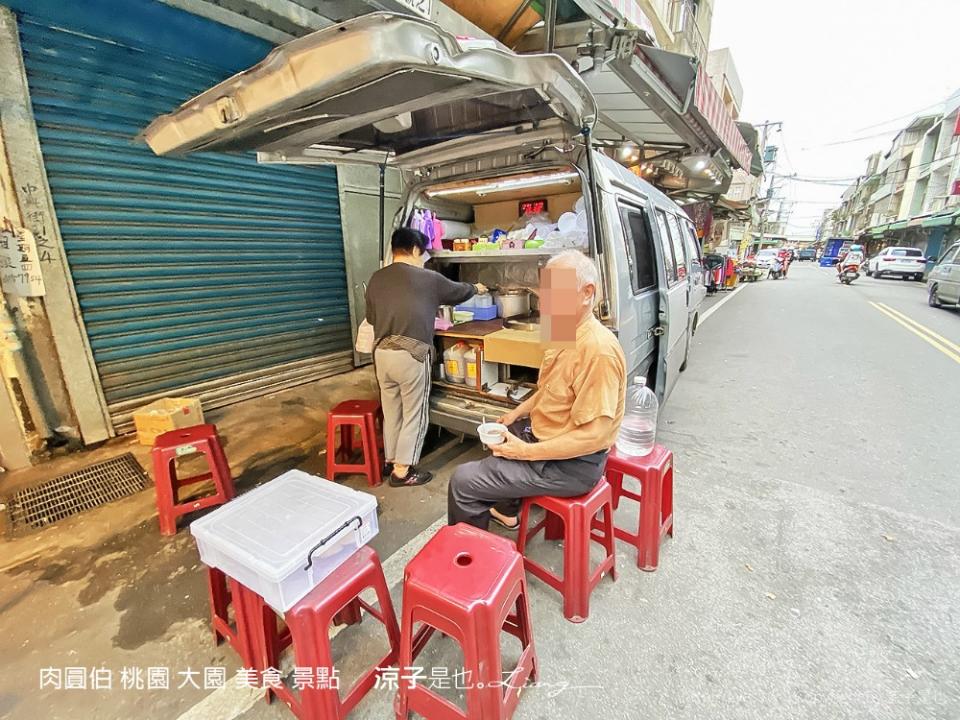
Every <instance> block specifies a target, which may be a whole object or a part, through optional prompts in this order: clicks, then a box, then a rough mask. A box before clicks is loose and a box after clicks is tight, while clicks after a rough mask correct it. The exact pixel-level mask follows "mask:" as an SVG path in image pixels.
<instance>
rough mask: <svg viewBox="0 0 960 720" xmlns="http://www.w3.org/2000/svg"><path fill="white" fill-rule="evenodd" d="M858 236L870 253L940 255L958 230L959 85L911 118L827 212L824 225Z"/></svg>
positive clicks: (959, 170) (834, 232)
mask: <svg viewBox="0 0 960 720" xmlns="http://www.w3.org/2000/svg"><path fill="white" fill-rule="evenodd" d="M827 230H832V231H833V234H836V235H838V236H841V237H849V238H853V239H858V240H859V241H860V242H862V243H864V244H865V245H866V248H867V252H868V254H874V253H876V252H879V251H880V250H882V249H883V248H884V247H888V246H890V245H905V246H910V247H917V248H920V249H921V250H923V251H924V253H925V254H926V255H928V256H929V257H938V256H939V254H940V253H941V252H943V250H945V249H946V247H947V246H948V245H949V244H950V242H952V241H953V240H954V239H955V238H957V237H958V236H960V91H957V92H956V93H954V94H953V95H952V96H951V97H950V98H948V99H947V100H946V101H945V102H944V104H943V107H942V108H941V110H940V111H939V112H937V113H933V114H925V115H922V116H918V117H916V118H914V119H913V120H912V121H911V122H910V123H909V124H908V125H906V126H905V127H904V128H903V129H902V130H901V131H900V132H898V133H897V135H896V137H895V138H894V139H893V141H892V143H891V147H890V149H889V150H888V151H887V152H886V153H884V154H880V153H875V154H873V155H871V156H870V157H869V158H868V160H867V167H866V171H865V173H864V174H863V175H862V176H861V177H860V178H858V179H857V181H856V182H854V183H853V184H852V185H851V186H850V187H848V188H847V189H846V190H845V191H844V193H843V195H842V198H841V204H840V207H838V208H836V209H835V210H833V211H832V212H831V215H830V218H829V223H828V222H826V221H825V222H824V224H823V227H822V233H823V236H824V237H826V236H827V234H826V231H827Z"/></svg>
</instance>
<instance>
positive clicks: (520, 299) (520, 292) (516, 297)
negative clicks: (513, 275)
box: [494, 288, 530, 318]
mask: <svg viewBox="0 0 960 720" xmlns="http://www.w3.org/2000/svg"><path fill="white" fill-rule="evenodd" d="M494 301H495V302H496V304H497V310H498V312H499V313H500V317H502V318H508V317H514V316H516V315H529V314H530V291H529V290H527V289H526V288H513V289H510V290H501V291H500V292H498V293H497V294H496V296H495V298H494Z"/></svg>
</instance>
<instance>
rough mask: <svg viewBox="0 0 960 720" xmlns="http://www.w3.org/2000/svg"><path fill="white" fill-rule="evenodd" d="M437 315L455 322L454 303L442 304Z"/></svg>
mask: <svg viewBox="0 0 960 720" xmlns="http://www.w3.org/2000/svg"><path fill="white" fill-rule="evenodd" d="M437 317H438V318H441V319H442V320H446V321H447V322H449V323H452V322H453V305H441V306H440V308H439V309H438V310H437Z"/></svg>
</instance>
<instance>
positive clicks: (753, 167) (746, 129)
mask: <svg viewBox="0 0 960 720" xmlns="http://www.w3.org/2000/svg"><path fill="white" fill-rule="evenodd" d="M737 129H739V130H740V134H741V135H743V139H744V140H745V141H746V143H747V147H748V148H750V154H751V155H752V156H753V157H752V158H751V160H750V170H748V172H749V173H750V174H751V175H753V176H754V177H760V176H761V175H763V159H762V158H761V157H760V152H759V143H760V133H758V132H757V129H756V128H755V127H754V126H753V125H751V124H750V123H748V122H739V121H738V122H737Z"/></svg>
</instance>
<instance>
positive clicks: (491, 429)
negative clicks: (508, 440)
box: [477, 422, 508, 445]
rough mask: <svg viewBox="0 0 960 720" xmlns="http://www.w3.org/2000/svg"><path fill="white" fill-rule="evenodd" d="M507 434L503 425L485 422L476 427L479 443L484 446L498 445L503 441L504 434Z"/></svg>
mask: <svg viewBox="0 0 960 720" xmlns="http://www.w3.org/2000/svg"><path fill="white" fill-rule="evenodd" d="M507 432H508V430H507V426H506V425H504V424H503V423H498V422H487V423H483V424H482V425H478V426H477V433H478V434H479V435H480V442H482V443H483V444H484V445H500V444H501V443H502V442H503V441H504V437H503V436H504V434H505V433H507Z"/></svg>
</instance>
